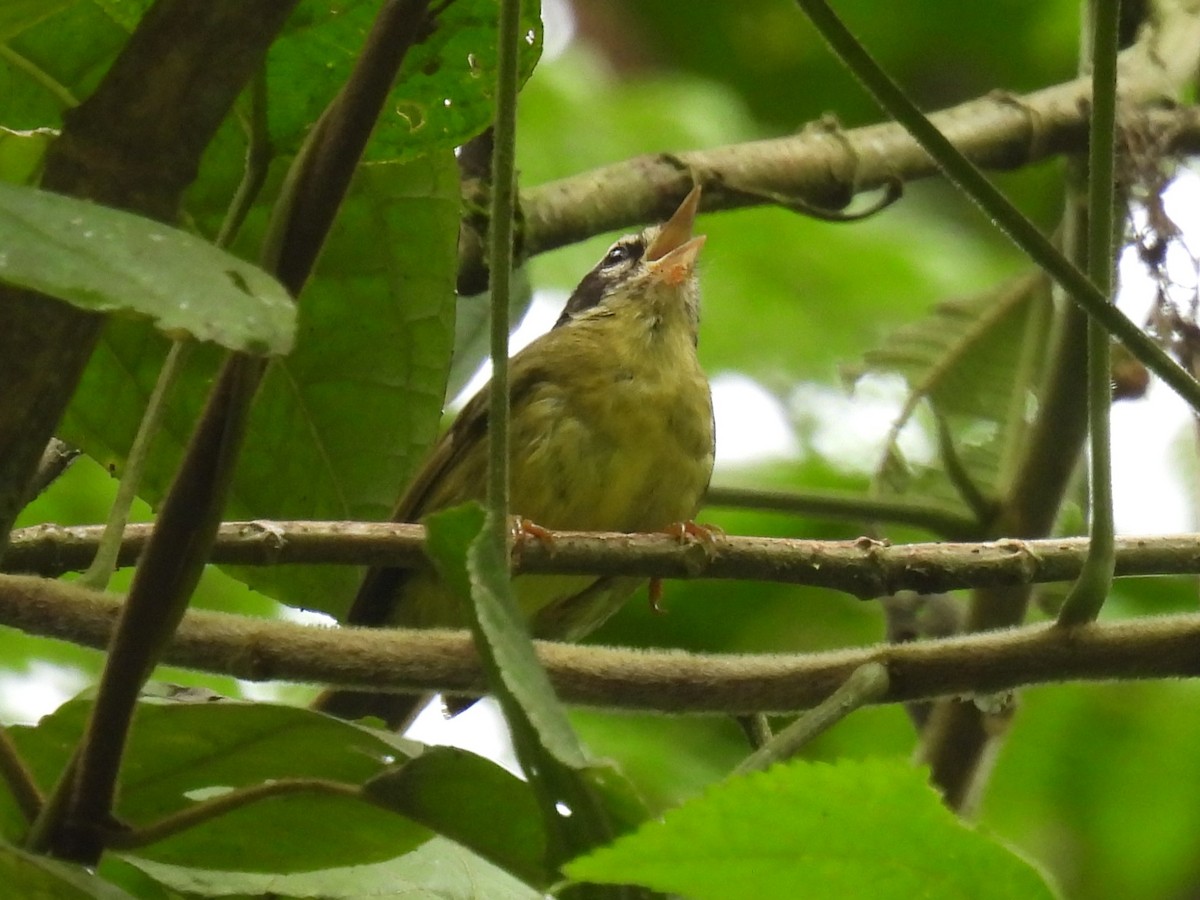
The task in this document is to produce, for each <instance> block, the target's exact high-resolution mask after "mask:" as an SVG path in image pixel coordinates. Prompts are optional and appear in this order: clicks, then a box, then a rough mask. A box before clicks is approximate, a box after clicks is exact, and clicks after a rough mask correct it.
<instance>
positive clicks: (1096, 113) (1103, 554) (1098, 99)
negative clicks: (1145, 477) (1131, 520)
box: [1058, 0, 1121, 626]
mask: <svg viewBox="0 0 1200 900" xmlns="http://www.w3.org/2000/svg"><path fill="white" fill-rule="evenodd" d="M1120 6H1121V4H1120V0H1092V2H1091V3H1090V7H1091V9H1090V12H1091V15H1090V16H1089V17H1088V18H1089V19H1090V20H1091V24H1092V116H1091V134H1090V140H1089V144H1088V212H1089V215H1088V266H1087V268H1088V273H1087V274H1088V277H1089V278H1090V279H1091V281H1092V283H1093V284H1095V285H1096V287H1098V288H1099V289H1100V291H1101V293H1103V294H1104V295H1105V296H1107V297H1109V298H1111V297H1112V293H1113V282H1114V277H1113V272H1114V268H1115V260H1114V241H1113V218H1114V212H1113V210H1114V197H1113V159H1114V143H1115V139H1116V95H1117V39H1118V38H1117V35H1118V29H1119V18H1120ZM1110 302H1111V299H1110ZM1087 375H1088V377H1087V385H1088V386H1087V391H1088V436H1089V441H1090V444H1091V457H1090V461H1091V465H1090V467H1089V481H1090V487H1091V520H1092V521H1091V543H1090V545H1089V547H1088V556H1087V559H1086V560H1085V561H1084V566H1083V572H1082V573H1081V574H1080V576H1079V580H1078V581H1077V582H1075V586H1074V587H1073V588H1072V589H1071V593H1070V594H1069V595H1068V596H1067V599H1066V601H1065V602H1064V603H1063V608H1062V611H1061V612H1060V613H1059V617H1058V623H1059V624H1060V625H1067V626H1069V625H1079V624H1082V623H1084V622H1090V621H1092V620H1093V619H1095V618H1096V616H1097V615H1098V614H1099V612H1100V607H1101V606H1102V605H1103V604H1104V600H1105V598H1106V597H1107V596H1108V591H1109V589H1110V587H1111V586H1112V575H1113V564H1114V559H1113V552H1114V548H1113V540H1114V525H1113V508H1112V454H1111V450H1110V446H1109V441H1110V429H1109V409H1110V406H1111V403H1112V386H1111V379H1112V376H1111V365H1110V362H1109V338H1108V333H1107V332H1106V331H1105V330H1104V328H1103V327H1101V326H1100V325H1098V324H1097V322H1096V321H1095V320H1092V321H1090V322H1089V323H1088V364H1087Z"/></svg>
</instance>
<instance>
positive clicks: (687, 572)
mask: <svg viewBox="0 0 1200 900" xmlns="http://www.w3.org/2000/svg"><path fill="white" fill-rule="evenodd" d="M150 528H151V526H150V525H131V526H129V528H127V529H126V532H125V540H124V542H123V544H122V547H121V553H120V562H119V564H120V565H132V564H133V563H134V562H135V561H136V560H137V557H138V554H139V553H140V552H141V550H142V548H143V547H144V546H145V543H146V539H147V537H148V536H149V534H150ZM101 530H102V529H101V527H100V526H91V525H89V526H81V527H71V528H64V527H61V526H57V525H37V526H33V527H31V528H25V529H21V530H19V531H16V532H14V533H13V537H12V542H11V545H10V548H9V551H8V554H7V555H6V556H5V559H4V566H5V570H6V571H10V572H31V573H37V574H40V575H58V574H61V573H63V572H68V571H73V570H78V569H81V568H85V567H86V566H87V564H88V562H89V560H90V559H91V557H92V555H93V554H94V553H95V548H96V542H97V540H98V539H99V536H100V532H101ZM424 535H425V529H424V528H423V527H422V526H420V525H395V524H391V523H376V522H371V523H368V522H262V521H255V522H227V523H225V524H224V525H222V526H221V530H220V532H219V534H218V536H217V542H216V544H215V545H214V547H213V553H212V557H211V560H212V562H215V563H227V564H236V565H251V566H255V565H258V566H275V565H298V564H322V565H329V564H332V565H390V566H397V567H406V566H407V567H412V566H417V565H421V564H422V563H423V562H424V559H425V557H424V550H423V546H424ZM1086 552H1087V540H1086V539H1085V538H1057V539H1050V540H1038V541H1024V540H1015V539H1005V540H999V541H989V542H986V543H921V544H897V545H890V544H887V543H883V542H880V541H874V540H871V539H869V538H859V539H857V540H853V541H810V540H797V539H789V538H763V537H737V536H732V535H730V536H721V537H717V538H716V539H715V540H714V541H712V542H711V543H709V542H695V541H693V542H688V543H685V544H680V543H679V541H678V540H676V539H675V538H673V537H668V536H667V535H661V534H606V533H590V532H579V531H559V532H553V533H552V537H551V538H549V539H547V540H541V539H529V538H527V539H525V540H524V541H523V542H522V543H521V544H520V546H519V547H518V548H517V551H516V553H515V557H516V559H515V561H514V571H515V572H520V573H528V572H535V573H558V574H571V575H634V576H639V577H643V578H715V579H743V580H753V581H771V582H779V583H782V584H802V585H809V586H811V587H824V588H830V589H833V590H839V591H844V592H846V593H848V594H852V595H854V596H856V597H860V598H862V599H872V598H875V597H882V596H887V595H890V594H894V593H896V592H897V591H904V590H909V591H917V592H919V593H923V594H932V593H940V592H943V591H950V590H957V589H963V588H978V587H999V586H1009V585H1019V584H1040V583H1045V582H1050V581H1070V580H1071V579H1073V578H1075V577H1077V576H1078V574H1079V571H1080V568H1081V566H1082V564H1083V558H1084V556H1085V554H1086ZM1197 573H1200V535H1195V534H1191V535H1171V536H1167V537H1124V538H1119V539H1118V540H1117V575H1118V576H1124V577H1127V576H1133V575H1188V574H1197Z"/></svg>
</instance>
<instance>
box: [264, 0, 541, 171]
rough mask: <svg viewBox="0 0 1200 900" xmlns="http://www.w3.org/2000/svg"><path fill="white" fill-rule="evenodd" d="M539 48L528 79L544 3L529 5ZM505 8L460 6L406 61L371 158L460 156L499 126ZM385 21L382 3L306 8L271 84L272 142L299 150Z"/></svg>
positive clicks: (478, 0) (485, 3)
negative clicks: (460, 149) (499, 45)
mask: <svg viewBox="0 0 1200 900" xmlns="http://www.w3.org/2000/svg"><path fill="white" fill-rule="evenodd" d="M522 7H523V9H522V23H523V27H524V29H525V30H526V31H527V32H528V33H529V34H531V35H532V36H533V37H532V40H530V41H527V42H525V43H524V44H523V46H522V48H521V59H520V67H521V78H522V81H523V80H524V79H525V78H527V77H528V76H529V74H530V73H531V72H532V71H533V67H534V65H536V63H537V60H538V57H539V56H540V55H541V49H542V25H541V15H540V4H538V3H533V2H527V3H524V4H522ZM499 9H500V6H499V2H498V0H456V2H454V3H451V4H447V5H446V6H445V8H444V9H442V11H441V13H440V14H439V15H438V19H437V25H436V27H435V28H434V29H433V31H432V32H431V33H430V34H428V35H426V36H425V37H424V38H423V39H422V40H420V42H419V43H417V44H416V45H414V46H413V47H412V48H411V49H410V50H409V52H408V55H407V56H406V57H405V59H404V64H403V66H402V67H401V69H400V73H399V75H398V76H397V78H396V86H395V87H394V88H393V89H392V92H391V94H390V96H389V97H388V102H387V103H386V104H385V106H384V113H383V115H382V116H381V117H380V119H379V122H378V124H377V126H376V131H375V135H374V136H373V138H372V142H371V146H370V148H369V149H368V151H367V159H369V160H384V159H389V160H399V159H411V158H413V157H415V156H421V155H423V154H426V153H429V152H430V151H431V150H435V149H446V150H448V149H450V148H452V147H456V146H458V145H460V144H462V143H463V142H465V141H466V140H468V139H469V138H471V137H473V136H474V135H476V134H478V133H479V132H480V131H482V130H483V129H484V128H485V127H486V126H487V125H488V124H489V123H490V122H491V120H492V116H493V111H494V108H495V102H494V100H495V90H496V22H497V20H498V15H499ZM378 12H379V4H378V3H377V2H375V0H338V2H333V3H329V2H319V0H305V2H303V3H301V4H300V5H299V7H298V8H297V10H296V12H295V13H294V14H293V15H292V18H291V19H290V20H289V22H288V26H287V28H286V30H285V32H284V34H283V35H282V36H281V37H280V39H279V40H278V41H277V42H276V43H275V45H274V46H273V47H272V48H271V56H270V61H269V66H268V70H267V85H268V93H269V97H270V107H271V113H272V114H271V138H272V141H273V142H274V144H275V146H276V147H277V148H278V149H279V150H280V151H281V152H283V153H290V152H292V151H294V150H295V149H296V148H297V147H298V146H299V144H300V141H301V139H302V138H303V136H304V134H305V132H306V131H307V129H308V127H309V126H310V125H311V124H312V123H313V122H314V121H315V120H316V118H317V116H318V115H319V114H320V112H321V110H322V109H323V108H324V107H325V105H326V104H328V103H329V101H330V99H332V97H333V95H334V94H335V93H336V91H337V89H338V88H339V87H340V86H341V84H342V83H343V82H344V81H345V79H346V77H347V76H348V75H349V73H350V70H351V67H352V66H353V65H354V63H355V62H356V61H357V59H358V56H359V53H360V52H361V50H362V45H363V41H364V40H365V38H366V35H367V32H368V30H369V29H370V27H371V23H372V21H373V20H374V19H375V16H376V14H377V13H378Z"/></svg>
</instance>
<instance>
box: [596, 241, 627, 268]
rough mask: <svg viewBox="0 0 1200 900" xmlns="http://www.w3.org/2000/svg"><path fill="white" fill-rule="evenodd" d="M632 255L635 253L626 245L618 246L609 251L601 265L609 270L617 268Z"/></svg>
mask: <svg viewBox="0 0 1200 900" xmlns="http://www.w3.org/2000/svg"><path fill="white" fill-rule="evenodd" d="M632 255H633V253H632V252H631V251H630V249H629V247H627V246H626V245H625V244H617V245H616V246H615V247H613V248H612V249H611V250H609V251H608V253H607V254H605V256H604V259H603V260H602V261H601V263H600V264H601V265H602V266H604V267H605V268H606V269H607V268H608V267H610V266H615V265H617V264H618V263H623V262H625V260H627V259H629V258H630V257H631V256H632Z"/></svg>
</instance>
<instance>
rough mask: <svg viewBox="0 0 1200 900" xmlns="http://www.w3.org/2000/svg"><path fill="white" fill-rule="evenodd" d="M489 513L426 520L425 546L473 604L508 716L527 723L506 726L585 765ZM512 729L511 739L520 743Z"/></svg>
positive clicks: (468, 509)
mask: <svg viewBox="0 0 1200 900" xmlns="http://www.w3.org/2000/svg"><path fill="white" fill-rule="evenodd" d="M485 518H486V514H485V513H484V511H483V508H482V507H481V506H479V504H477V503H470V504H466V505H463V506H458V507H455V508H454V509H450V510H446V511H444V512H438V513H434V514H433V515H430V516H428V517H426V518H425V520H424V522H425V526H426V528H428V530H429V536H428V538H427V544H426V546H427V549H428V552H429V555H430V557H431V558H432V559H433V561H434V563H435V564H436V565H437V567H438V572H439V573H440V574H441V576H442V577H443V578H444V579H445V580H446V582H447V583H448V584H449V585H450V586H451V588H453V590H454V591H455V592H456V593H457V594H458V595H459V596H460V597H463V598H464V599H469V600H470V601H471V603H472V605H473V607H474V613H475V615H474V618H475V619H476V621H477V625H478V629H479V635H477V637H479V636H481V637H482V644H483V646H482V647H481V648H480V649H481V651H482V653H483V656H484V659H485V660H486V665H487V668H488V670H489V674H490V675H491V676H493V677H491V678H490V680H489V684H490V686H491V687H492V688H493V689H494V690H495V691H496V692H497V696H498V697H499V699H500V703H501V706H502V707H503V708H504V711H505V715H506V716H507V715H508V714H509V712H510V709H513V710H515V711H517V712H519V713H520V718H521V719H523V720H525V721H524V722H520V723H518V722H513V721H512V720H511V719H510V721H509V725H510V726H511V727H512V728H513V730H514V732H516V731H517V729H518V728H519V727H520V726H521V725H527V726H528V728H529V729H531V733H530V734H528V735H526V737H528V738H529V739H531V740H532V741H533V742H534V743H535V744H536V745H537V746H538V747H541V748H543V749H544V750H545V751H546V752H547V753H549V754H551V755H552V756H553V758H554V759H556V760H557V761H558V762H560V763H562V764H563V765H567V766H571V767H576V768H579V767H582V766H584V765H586V764H587V759H586V757H585V756H584V752H583V748H582V747H581V746H580V744H579V740H578V738H576V737H575V732H574V731H573V730H572V729H571V723H570V722H569V721H567V717H566V714H565V713H564V712H563V709H562V707H561V706H560V705H559V702H558V698H557V697H555V695H554V688H552V687H551V686H550V681H549V679H547V678H546V673H545V671H544V670H543V669H542V667H541V664H540V663H539V662H538V660H537V656H536V655H535V654H534V652H533V643H532V641H531V639H530V637H529V629H528V628H527V627H526V624H525V619H524V617H523V616H522V615H521V612H520V610H519V609H518V608H517V604H516V600H515V599H514V597H513V595H512V589H511V586H510V582H509V576H508V568H507V566H506V565H505V564H504V560H503V559H501V558H500V557H499V555H498V554H497V553H496V551H495V548H494V547H492V546H491V541H490V540H489V537H488V534H487V532H485V531H483V527H484V520H485ZM521 739H522V738H521V736H520V735H517V734H515V733H514V740H515V741H517V742H518V745H519V743H520V741H521Z"/></svg>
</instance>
